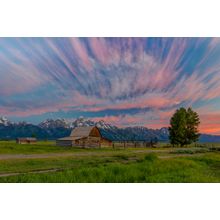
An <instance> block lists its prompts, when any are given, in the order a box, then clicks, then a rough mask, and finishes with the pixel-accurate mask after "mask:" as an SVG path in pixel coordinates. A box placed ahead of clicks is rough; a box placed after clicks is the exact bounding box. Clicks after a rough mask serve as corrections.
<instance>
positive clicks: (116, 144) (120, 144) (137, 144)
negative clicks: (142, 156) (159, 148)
mask: <svg viewBox="0 0 220 220" xmlns="http://www.w3.org/2000/svg"><path fill="white" fill-rule="evenodd" d="M156 145H157V144H156V143H154V142H149V141H113V142H112V147H113V148H147V147H156Z"/></svg>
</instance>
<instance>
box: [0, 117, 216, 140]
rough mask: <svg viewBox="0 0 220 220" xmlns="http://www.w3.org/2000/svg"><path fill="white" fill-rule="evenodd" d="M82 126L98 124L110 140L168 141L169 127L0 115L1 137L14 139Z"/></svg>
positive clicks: (60, 134)
mask: <svg viewBox="0 0 220 220" xmlns="http://www.w3.org/2000/svg"><path fill="white" fill-rule="evenodd" d="M80 126H97V127H99V128H100V131H101V133H102V135H103V137H106V138H109V139H110V140H115V141H118V140H152V139H153V140H154V139H157V140H159V141H167V140H168V136H169V131H168V128H166V127H164V128H161V129H149V128H146V127H141V126H136V127H125V128H118V127H116V126H113V125H111V124H108V123H106V122H105V121H103V120H100V121H97V122H95V121H92V120H91V119H87V118H83V117H80V118H77V119H76V120H74V121H71V122H70V121H67V120H65V119H55V120H54V119H47V120H45V121H43V122H41V123H40V124H38V125H33V124H31V123H27V122H18V123H13V122H11V121H9V120H8V119H7V118H6V117H0V139H5V138H7V139H14V138H16V137H27V136H29V137H30V136H32V135H35V136H36V137H37V138H39V139H57V138H60V137H65V136H68V135H70V133H71V130H72V129H73V128H75V127H80ZM200 140H201V141H203V142H209V141H210V142H220V136H216V135H215V136H214V135H206V134H202V135H201V136H200Z"/></svg>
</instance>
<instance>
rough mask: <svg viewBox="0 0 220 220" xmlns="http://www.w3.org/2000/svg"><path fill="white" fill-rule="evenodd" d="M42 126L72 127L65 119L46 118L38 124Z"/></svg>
mask: <svg viewBox="0 0 220 220" xmlns="http://www.w3.org/2000/svg"><path fill="white" fill-rule="evenodd" d="M38 126H39V127H40V128H45V129H47V128H70V124H69V123H68V122H67V121H66V120H65V119H60V118H59V119H55V120H54V119H46V120H45V121H43V122H41V123H40V124H39V125H38Z"/></svg>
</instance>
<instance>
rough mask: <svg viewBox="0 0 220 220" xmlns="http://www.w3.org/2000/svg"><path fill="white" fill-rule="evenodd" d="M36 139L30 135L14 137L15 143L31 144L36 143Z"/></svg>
mask: <svg viewBox="0 0 220 220" xmlns="http://www.w3.org/2000/svg"><path fill="white" fill-rule="evenodd" d="M36 142H37V139H36V138H32V137H24V138H16V143H17V144H32V143H36Z"/></svg>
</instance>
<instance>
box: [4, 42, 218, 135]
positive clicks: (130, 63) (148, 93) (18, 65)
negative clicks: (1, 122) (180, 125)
mask: <svg viewBox="0 0 220 220" xmlns="http://www.w3.org/2000/svg"><path fill="white" fill-rule="evenodd" d="M180 107H192V108H193V109H194V110H195V111H197V112H198V113H199V115H200V119H201V125H200V132H202V133H208V134H218V135H220V38H0V116H6V117H8V118H9V119H12V120H14V121H21V120H22V121H23V120H25V121H29V122H32V123H35V124H37V123H39V122H41V121H42V120H45V119H47V118H54V119H55V118H65V119H67V120H73V119H75V118H78V117H79V116H83V117H86V118H90V119H92V120H95V121H97V120H104V121H106V122H108V123H111V124H114V125H116V126H119V127H125V126H146V127H148V128H154V129H155V128H161V127H164V126H168V125H169V120H170V117H171V116H172V114H173V113H174V112H175V110H176V109H177V108H180Z"/></svg>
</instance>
